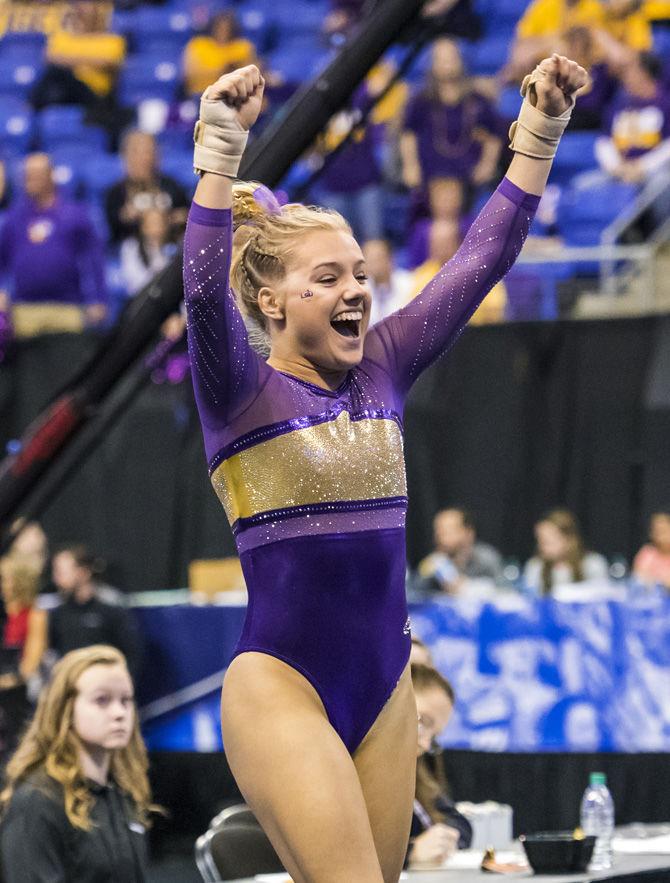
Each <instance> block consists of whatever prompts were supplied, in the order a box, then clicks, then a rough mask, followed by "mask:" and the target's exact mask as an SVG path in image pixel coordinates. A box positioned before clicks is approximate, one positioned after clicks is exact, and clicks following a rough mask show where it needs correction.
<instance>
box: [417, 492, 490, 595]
mask: <svg viewBox="0 0 670 883" xmlns="http://www.w3.org/2000/svg"><path fill="white" fill-rule="evenodd" d="M433 540H434V544H435V550H434V551H433V552H431V554H430V555H428V556H427V557H426V558H424V559H423V560H422V561H421V562H420V564H419V567H418V573H419V584H418V586H417V589H418V590H419V591H432V592H446V593H448V594H456V593H457V592H458V590H459V588H460V587H461V585H462V584H463V582H464V581H465V580H466V579H490V580H493V581H495V582H497V581H498V580H499V579H500V575H501V571H502V561H501V558H500V555H499V554H498V552H496V550H495V549H494V548H493V546H489V545H488V544H487V543H482V542H480V541H479V540H477V533H476V530H475V524H474V521H473V519H472V516H471V515H470V514H469V513H468V512H466V511H465V509H442V510H441V511H440V512H438V513H437V515H436V516H435V518H434V519H433Z"/></svg>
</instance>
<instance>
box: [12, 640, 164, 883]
mask: <svg viewBox="0 0 670 883" xmlns="http://www.w3.org/2000/svg"><path fill="white" fill-rule="evenodd" d="M147 765H148V764H147V753H146V749H145V747H144V744H143V742H142V737H141V735H140V730H139V724H138V720H137V713H136V710H135V703H134V699H133V684H132V681H131V679H130V675H129V673H128V669H127V667H126V663H125V660H124V658H123V656H122V655H121V654H120V653H119V652H118V650H115V649H114V648H113V647H105V646H95V647H88V648H86V649H84V650H76V651H74V652H72V653H69V654H68V655H67V656H65V657H64V658H63V659H61V661H60V662H59V663H58V664H57V665H56V667H55V668H54V671H53V675H52V678H51V681H50V683H49V684H48V686H47V687H46V688H45V689H44V691H43V692H42V694H41V696H40V698H39V702H38V705H37V711H36V713H35V716H34V718H33V720H32V722H31V724H30V727H29V728H28V731H27V732H26V734H25V736H24V737H23V739H22V740H21V742H20V744H19V747H18V749H17V750H16V752H15V753H14V755H13V757H12V758H11V760H10V762H9V764H8V766H7V770H6V776H5V783H6V784H5V788H4V791H3V792H2V794H0V804H1V805H2V808H3V810H4V813H3V815H4V818H3V820H2V826H1V828H0V845H1V847H2V871H3V880H4V881H5V883H26V881H28V880H31V881H38V880H44V881H46V880H52V881H54V883H55V881H72V883H74V881H77V883H113V881H114V883H117V881H118V883H120V881H124V883H144V881H146V879H147V876H146V871H147V864H148V860H147V858H148V857H147V846H146V833H145V832H146V826H147V825H148V822H149V813H150V811H151V791H150V786H149V780H148V777H147Z"/></svg>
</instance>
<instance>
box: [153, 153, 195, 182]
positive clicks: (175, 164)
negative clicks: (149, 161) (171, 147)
mask: <svg viewBox="0 0 670 883" xmlns="http://www.w3.org/2000/svg"><path fill="white" fill-rule="evenodd" d="M160 167H161V172H163V174H164V175H169V176H170V177H171V178H174V179H175V181H177V182H178V183H179V184H181V186H182V187H183V188H184V189H185V190H186V191H187V192H188V193H193V191H194V190H195V185H196V184H197V183H198V178H197V176H196V175H195V173H194V172H193V151H192V150H184V151H181V152H180V153H177V152H175V153H171V154H166V155H165V156H162V157H161V161H160Z"/></svg>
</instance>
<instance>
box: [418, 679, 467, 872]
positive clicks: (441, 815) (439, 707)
mask: <svg viewBox="0 0 670 883" xmlns="http://www.w3.org/2000/svg"><path fill="white" fill-rule="evenodd" d="M412 685H413V686H414V695H415V697H416V710H417V712H418V716H419V739H418V746H417V758H418V759H417V765H416V796H415V800H414V814H413V816H412V828H411V832H410V841H409V849H408V852H407V864H408V865H409V867H410V868H429V867H439V866H440V865H442V864H443V863H444V862H445V861H446V859H448V858H449V856H450V855H451V854H452V853H453V852H455V851H456V850H457V849H467V848H468V847H469V846H470V844H471V842H472V827H471V825H470V822H469V821H468V820H467V819H466V818H465V816H464V815H462V814H461V813H460V812H459V811H458V810H457V809H456V806H455V804H454V802H453V801H452V800H451V799H450V798H449V797H448V796H447V794H446V783H445V781H444V775H443V772H442V769H441V764H440V763H439V761H441V758H440V757H437V758H435V760H436V761H438V762H437V763H436V764H434V766H437V767H438V770H439V773H442V774H441V775H439V773H438V775H436V774H435V771H434V769H431V767H430V765H429V764H428V762H427V759H426V755H427V754H429V753H432V751H433V748H434V745H435V739H436V738H437V736H439V734H440V733H441V732H442V731H443V730H444V728H445V727H446V726H447V724H448V723H449V719H450V717H451V713H452V711H453V708H454V691H453V688H452V686H451V684H450V683H449V681H447V680H446V678H443V677H442V675H441V674H439V672H437V671H436V670H435V669H434V668H431V667H430V666H428V665H421V664H420V663H419V664H412ZM440 779H441V780H442V781H440Z"/></svg>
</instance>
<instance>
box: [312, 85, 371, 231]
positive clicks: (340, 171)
mask: <svg viewBox="0 0 670 883" xmlns="http://www.w3.org/2000/svg"><path fill="white" fill-rule="evenodd" d="M375 83H376V84H377V88H380V91H381V87H382V82H381V81H375ZM374 94H376V93H374V92H373V87H372V84H371V81H369V80H368V81H366V82H365V83H363V85H362V86H361V87H360V88H359V89H358V91H357V92H356V94H355V96H354V99H353V101H352V104H351V107H350V108H348V109H346V110H342V111H340V112H339V113H337V114H335V116H334V117H332V118H331V119H330V120H329V122H328V125H327V127H326V131H325V134H324V135H323V136H322V138H321V139H320V150H321V152H322V153H323V155H324V156H325V157H326V158H327V157H328V155H329V154H330V153H331V152H332V151H334V150H335V149H336V148H337V147H338V146H339V145H340V144H341V142H342V141H343V140H344V139H345V138H346V137H347V135H348V134H349V132H350V131H351V129H352V128H354V127H355V126H356V124H357V122H358V120H359V119H360V118H361V114H362V112H363V110H364V108H365V107H366V106H367V104H368V103H369V101H370V98H371V97H372V96H373V95H374ZM381 184H382V174H381V168H380V166H379V162H378V159H377V153H376V150H375V144H374V140H373V133H372V126H371V125H370V124H369V122H368V123H367V124H366V125H364V126H363V127H360V128H355V129H354V134H353V135H352V136H351V138H350V139H349V141H348V143H347V144H345V145H344V147H342V148H341V149H340V150H339V152H338V153H337V154H336V155H335V156H333V157H332V158H331V159H326V165H325V168H324V170H323V172H322V174H321V176H320V178H319V184H318V193H317V197H318V202H320V203H322V204H323V205H325V206H327V207H328V208H331V209H334V210H335V211H337V212H339V213H340V214H341V215H343V216H344V217H345V218H346V219H347V221H349V223H350V224H351V226H352V228H353V231H354V235H355V236H356V238H357V239H359V240H366V239H382V238H383V236H384V223H383V193H382V186H381Z"/></svg>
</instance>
